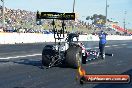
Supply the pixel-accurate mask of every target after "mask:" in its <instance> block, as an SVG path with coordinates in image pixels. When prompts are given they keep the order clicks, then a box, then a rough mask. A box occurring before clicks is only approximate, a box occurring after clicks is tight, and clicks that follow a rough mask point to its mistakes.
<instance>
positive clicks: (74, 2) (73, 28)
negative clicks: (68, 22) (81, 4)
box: [72, 0, 75, 32]
mask: <svg viewBox="0 0 132 88" xmlns="http://www.w3.org/2000/svg"><path fill="white" fill-rule="evenodd" d="M74 11H75V0H74V1H73V10H72V12H73V13H74ZM73 31H74V22H73V23H72V32H73Z"/></svg>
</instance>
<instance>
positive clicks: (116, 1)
mask: <svg viewBox="0 0 132 88" xmlns="http://www.w3.org/2000/svg"><path fill="white" fill-rule="evenodd" d="M105 2H106V0H76V5H75V12H76V13H78V14H79V18H80V19H83V20H85V19H84V18H85V17H86V16H91V15H93V14H103V15H105ZM0 4H1V3H0ZM72 5H73V0H5V6H6V7H8V8H13V9H24V10H29V11H37V10H39V11H54V12H55V11H56V12H72V7H73V6H72ZM108 5H109V7H108V18H109V19H111V18H112V19H114V20H115V21H118V22H119V23H120V26H123V19H124V16H125V15H124V12H125V11H127V14H126V24H127V25H126V27H128V28H132V0H108Z"/></svg>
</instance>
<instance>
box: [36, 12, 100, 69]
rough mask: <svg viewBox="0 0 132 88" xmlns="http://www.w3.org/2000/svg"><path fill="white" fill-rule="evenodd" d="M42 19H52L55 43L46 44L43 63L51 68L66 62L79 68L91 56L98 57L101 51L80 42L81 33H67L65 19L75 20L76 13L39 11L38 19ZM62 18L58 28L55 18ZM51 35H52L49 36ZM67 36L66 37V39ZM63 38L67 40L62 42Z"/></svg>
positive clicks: (67, 64) (72, 66)
mask: <svg viewBox="0 0 132 88" xmlns="http://www.w3.org/2000/svg"><path fill="white" fill-rule="evenodd" d="M41 19H52V20H53V21H52V26H53V32H54V39H55V44H49V45H46V46H45V47H44V48H43V51H42V64H43V65H44V66H47V67H48V68H51V67H53V66H58V65H62V64H65V65H66V66H68V67H71V68H78V67H80V66H81V65H82V64H86V62H87V61H88V60H89V59H88V58H89V56H90V55H92V56H93V58H98V56H99V53H98V52H97V51H94V50H87V49H86V48H85V47H84V45H83V43H81V42H79V41H78V40H79V34H77V33H69V34H67V37H66V35H65V29H66V25H65V20H75V13H58V12H41V13H40V12H37V21H40V20H41ZM56 19H57V20H61V23H62V26H61V29H60V30H58V29H57V28H56V24H55V20H56ZM49 37H50V36H49ZM65 37H66V39H65ZM62 40H65V41H64V42H62Z"/></svg>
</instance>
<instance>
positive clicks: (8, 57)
mask: <svg viewBox="0 0 132 88" xmlns="http://www.w3.org/2000/svg"><path fill="white" fill-rule="evenodd" d="M40 55H42V54H31V55H24V56H14V57H3V58H0V59H12V58H21V57H32V56H40Z"/></svg>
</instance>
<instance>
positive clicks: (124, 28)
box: [123, 11, 127, 30]
mask: <svg viewBox="0 0 132 88" xmlns="http://www.w3.org/2000/svg"><path fill="white" fill-rule="evenodd" d="M126 14H127V12H126V11H125V12H124V22H123V23H124V30H125V29H126Z"/></svg>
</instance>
